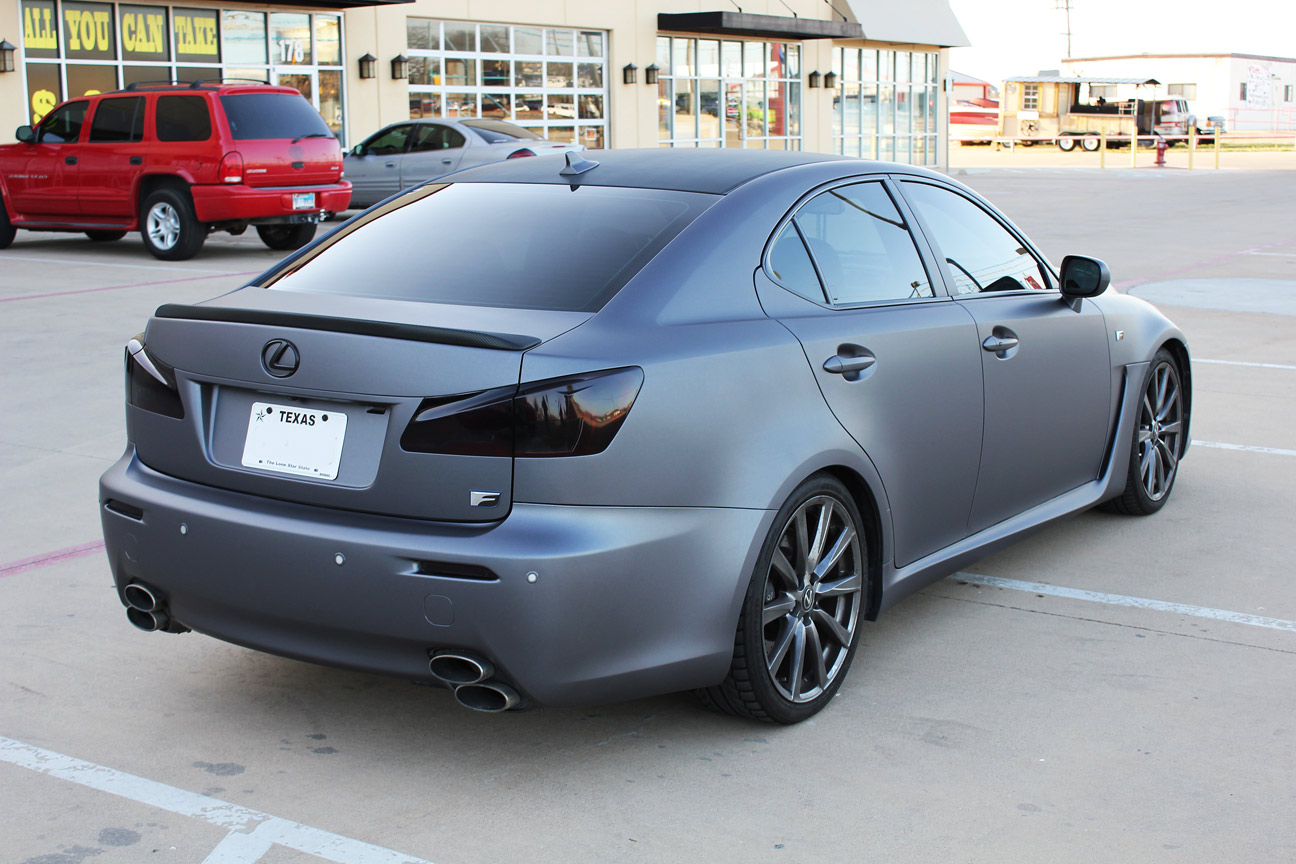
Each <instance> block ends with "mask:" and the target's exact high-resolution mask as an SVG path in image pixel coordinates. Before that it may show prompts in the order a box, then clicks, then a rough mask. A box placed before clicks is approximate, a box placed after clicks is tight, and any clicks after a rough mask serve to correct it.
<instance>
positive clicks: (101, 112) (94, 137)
mask: <svg viewBox="0 0 1296 864" xmlns="http://www.w3.org/2000/svg"><path fill="white" fill-rule="evenodd" d="M143 140H144V97H143V96H119V97H115V98H112V99H101V100H99V107H98V108H96V109H95V113H94V119H93V120H92V121H91V122H90V141H91V142H96V141H102V142H115V143H134V142H138V141H143Z"/></svg>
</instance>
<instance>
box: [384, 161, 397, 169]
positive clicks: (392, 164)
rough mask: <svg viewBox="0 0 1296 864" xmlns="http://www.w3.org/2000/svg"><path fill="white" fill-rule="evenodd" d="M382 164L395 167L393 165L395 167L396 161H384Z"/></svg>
mask: <svg viewBox="0 0 1296 864" xmlns="http://www.w3.org/2000/svg"><path fill="white" fill-rule="evenodd" d="M383 164H384V165H386V166H387V167H388V168H395V167H396V163H395V162H384V163H383Z"/></svg>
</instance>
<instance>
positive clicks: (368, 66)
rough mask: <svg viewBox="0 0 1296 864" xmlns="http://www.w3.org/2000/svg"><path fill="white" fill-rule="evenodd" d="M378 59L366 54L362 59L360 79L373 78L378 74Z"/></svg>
mask: <svg viewBox="0 0 1296 864" xmlns="http://www.w3.org/2000/svg"><path fill="white" fill-rule="evenodd" d="M377 66H378V58H377V57H375V56H373V55H372V54H366V55H364V56H363V57H361V58H360V77H361V78H373V77H375V76H376V75H377V74H378V70H377V68H376V67H377Z"/></svg>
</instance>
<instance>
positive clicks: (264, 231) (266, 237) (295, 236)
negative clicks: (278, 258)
mask: <svg viewBox="0 0 1296 864" xmlns="http://www.w3.org/2000/svg"><path fill="white" fill-rule="evenodd" d="M257 234H258V235H260V237H261V242H262V243H264V244H265V245H267V246H269V247H270V248H271V249H280V250H291V249H300V248H301V247H303V246H305V245H306V244H307V243H309V242H310V241H311V240H312V238H314V237H315V223H314V222H299V223H297V224H296V225H258V226H257Z"/></svg>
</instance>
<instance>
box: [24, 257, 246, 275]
mask: <svg viewBox="0 0 1296 864" xmlns="http://www.w3.org/2000/svg"><path fill="white" fill-rule="evenodd" d="M6 257H10V259H11V260H13V261H36V262H39V263H41V264H80V265H84V266H86V267H124V268H126V269H127V270H178V271H180V272H181V273H215V274H217V275H221V276H231V275H234V272H235V271H233V270H212V269H210V268H208V267H171V266H168V265H166V264H122V263H120V262H117V261H96V260H95V259H93V258H38V257H37V256H35V255H23V254H22V253H21V252H19V253H16V254H12V255H11V256H6Z"/></svg>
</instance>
